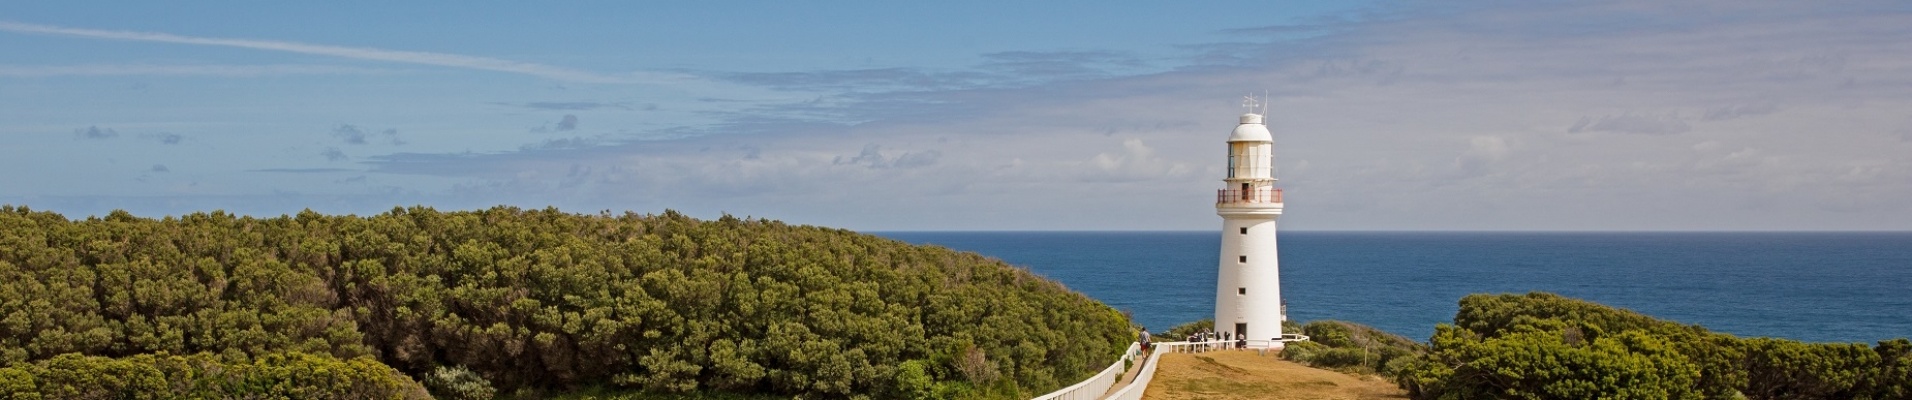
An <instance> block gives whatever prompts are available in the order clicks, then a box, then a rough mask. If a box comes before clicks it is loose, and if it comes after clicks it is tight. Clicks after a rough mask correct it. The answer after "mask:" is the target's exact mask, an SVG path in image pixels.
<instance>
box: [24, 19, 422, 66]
mask: <svg viewBox="0 0 1912 400" xmlns="http://www.w3.org/2000/svg"><path fill="white" fill-rule="evenodd" d="M0 24H4V23H0ZM386 72H391V71H388V70H382V69H375V68H361V67H345V66H332V65H298V64H272V65H150V64H128V65H113V64H86V65H0V77H16V78H43V77H59V76H142V75H148V76H158V75H171V76H236V77H258V76H284V75H337V74H377V73H386Z"/></svg>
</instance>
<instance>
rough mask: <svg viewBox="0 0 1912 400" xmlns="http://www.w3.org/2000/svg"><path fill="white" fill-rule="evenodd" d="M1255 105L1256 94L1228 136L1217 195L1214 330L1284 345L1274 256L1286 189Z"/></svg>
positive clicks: (1270, 138)
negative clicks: (1219, 228) (1278, 177)
mask: <svg viewBox="0 0 1912 400" xmlns="http://www.w3.org/2000/svg"><path fill="white" fill-rule="evenodd" d="M1255 105H1256V104H1255V103H1254V101H1253V99H1251V101H1250V102H1249V104H1248V106H1249V110H1250V112H1248V113H1245V114H1242V115H1241V124H1240V125H1236V126H1235V131H1234V133H1232V134H1230V135H1228V178H1226V179H1223V180H1222V181H1223V182H1227V183H1226V186H1224V187H1223V188H1222V189H1221V191H1219V192H1217V193H1216V195H1215V213H1216V214H1220V215H1221V217H1222V253H1221V269H1220V271H1219V274H1217V276H1216V279H1215V332H1217V333H1224V332H1225V333H1233V336H1235V337H1246V338H1247V339H1248V340H1250V341H1251V342H1250V343H1255V344H1260V343H1268V344H1269V346H1271V347H1275V348H1281V347H1282V342H1280V341H1279V340H1280V339H1281V334H1282V332H1281V322H1282V321H1284V320H1287V319H1288V315H1287V310H1284V309H1283V306H1282V302H1281V276H1280V268H1279V267H1280V263H1279V260H1278V259H1277V257H1276V256H1275V254H1276V253H1275V220H1276V219H1278V218H1280V217H1281V206H1282V203H1281V189H1277V188H1275V175H1274V164H1275V154H1274V147H1275V141H1274V137H1273V136H1272V135H1270V134H1269V133H1268V126H1267V125H1264V124H1263V123H1262V114H1257V113H1255V112H1254V111H1260V110H1255V109H1256V108H1258V107H1255ZM1263 112H1266V111H1263ZM1271 339H1272V340H1274V341H1271V342H1261V341H1262V340H1271Z"/></svg>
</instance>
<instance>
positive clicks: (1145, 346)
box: [1142, 326, 1149, 353]
mask: <svg viewBox="0 0 1912 400" xmlns="http://www.w3.org/2000/svg"><path fill="white" fill-rule="evenodd" d="M1148 351H1149V327H1146V326H1144V327H1142V352H1144V353H1146V352H1148Z"/></svg>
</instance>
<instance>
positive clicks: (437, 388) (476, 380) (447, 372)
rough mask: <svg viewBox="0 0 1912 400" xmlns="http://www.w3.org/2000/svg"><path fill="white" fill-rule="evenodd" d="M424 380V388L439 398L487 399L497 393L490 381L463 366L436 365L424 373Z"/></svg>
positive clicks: (460, 399) (461, 399)
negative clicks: (429, 372)
mask: <svg viewBox="0 0 1912 400" xmlns="http://www.w3.org/2000/svg"><path fill="white" fill-rule="evenodd" d="M424 381H425V382H424V384H425V388H426V389H429V390H431V393H432V394H433V395H434V396H435V397H437V398H441V399H455V400H489V399H491V398H493V397H497V395H498V389H495V388H492V387H491V381H489V380H485V377H483V376H478V374H477V373H475V372H471V370H470V369H466V368H465V367H464V366H456V367H443V366H441V367H438V368H436V369H433V370H432V372H431V374H428V375H425V379H424Z"/></svg>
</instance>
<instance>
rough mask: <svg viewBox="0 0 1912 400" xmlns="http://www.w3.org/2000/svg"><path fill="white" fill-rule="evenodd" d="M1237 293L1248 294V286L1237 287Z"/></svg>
mask: <svg viewBox="0 0 1912 400" xmlns="http://www.w3.org/2000/svg"><path fill="white" fill-rule="evenodd" d="M1235 294H1244V295H1245V294H1248V288H1245V287H1243V288H1235Z"/></svg>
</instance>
